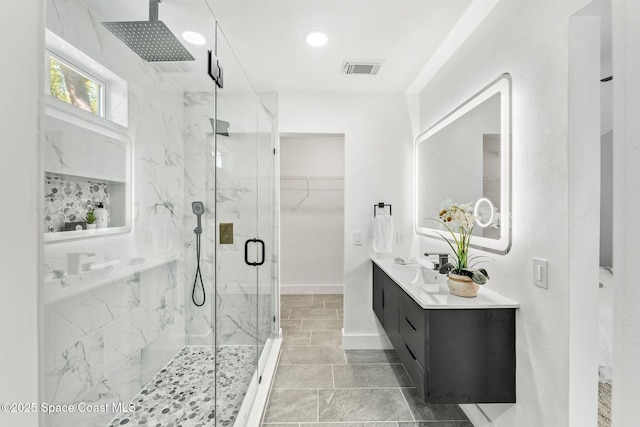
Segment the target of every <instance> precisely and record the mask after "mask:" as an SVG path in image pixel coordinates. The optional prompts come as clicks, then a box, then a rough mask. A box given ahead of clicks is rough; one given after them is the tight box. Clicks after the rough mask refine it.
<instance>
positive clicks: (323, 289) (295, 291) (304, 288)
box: [280, 284, 344, 295]
mask: <svg viewBox="0 0 640 427" xmlns="http://www.w3.org/2000/svg"><path fill="white" fill-rule="evenodd" d="M343 293H344V285H283V284H280V295H314V294H315V295H321V294H323V295H324V294H343Z"/></svg>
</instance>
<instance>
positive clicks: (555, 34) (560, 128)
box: [419, 0, 597, 427]
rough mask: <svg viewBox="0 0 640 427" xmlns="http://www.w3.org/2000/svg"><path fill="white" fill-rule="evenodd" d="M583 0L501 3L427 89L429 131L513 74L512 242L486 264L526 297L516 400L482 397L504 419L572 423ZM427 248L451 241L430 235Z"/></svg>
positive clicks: (493, 415) (491, 414)
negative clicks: (573, 236)
mask: <svg viewBox="0 0 640 427" xmlns="http://www.w3.org/2000/svg"><path fill="white" fill-rule="evenodd" d="M580 3H584V2H579V1H564V2H558V1H557V0H541V1H536V2H529V1H524V0H517V1H508V2H500V3H499V4H498V5H497V6H496V7H495V9H494V10H493V11H492V12H491V13H490V14H489V15H488V17H487V19H486V20H485V21H484V22H483V23H482V24H480V26H479V27H478V28H477V30H476V31H475V32H474V33H472V34H471V35H470V37H469V38H468V39H467V40H466V41H465V42H464V43H463V44H462V45H461V47H460V48H459V49H458V50H457V51H456V52H455V53H454V54H453V55H452V57H451V59H450V60H449V62H448V63H447V64H445V65H444V66H443V68H442V69H441V70H440V71H439V72H438V73H437V74H436V75H435V76H434V78H433V79H432V80H431V81H430V83H429V84H428V85H427V86H426V88H425V89H424V90H423V91H422V92H421V93H420V96H419V98H420V107H421V111H420V130H424V129H427V128H428V127H429V126H431V125H432V124H434V123H435V122H436V121H437V120H438V119H440V118H441V117H443V116H444V115H445V114H447V113H448V112H449V111H451V110H452V109H453V108H455V107H456V106H457V105H459V104H460V103H462V102H463V101H465V100H466V99H467V98H468V97H469V96H470V95H472V94H474V93H475V92H476V91H477V90H479V89H480V88H482V87H484V86H485V85H486V84H488V83H489V82H491V81H492V80H494V79H495V78H496V77H498V76H499V75H500V74H502V73H504V72H508V73H510V74H511V76H512V79H513V86H512V88H513V89H512V123H513V136H512V137H513V139H512V150H513V151H512V215H513V227H512V242H513V243H512V249H511V251H510V252H509V254H507V255H505V256H494V258H495V260H494V261H493V262H491V263H489V264H487V265H486V268H487V269H488V270H489V272H490V274H491V277H492V280H491V281H490V282H489V284H488V285H487V286H488V287H489V288H490V289H493V290H496V291H498V292H500V293H502V294H504V295H506V296H508V297H510V298H513V299H515V300H516V301H519V302H520V304H521V307H520V309H519V310H518V316H517V325H516V337H517V338H516V351H517V380H516V381H517V404H516V405H481V408H482V410H483V411H484V413H485V414H486V416H487V417H488V418H489V419H490V420H491V422H492V423H493V425H495V426H505V427H507V426H509V427H511V426H518V427H525V426H532V427H533V426H567V425H571V424H570V416H569V414H570V399H569V388H570V378H569V369H568V367H569V362H570V346H569V321H570V317H569V280H570V275H569V268H568V264H569V260H570V257H569V251H570V247H569V238H570V234H569V227H568V224H569V222H570V221H571V218H570V205H569V184H570V183H569V179H568V176H569V157H568V155H569V143H568V136H567V135H568V131H569V117H568V107H567V106H568V103H569V99H568V68H569V45H568V39H569V37H568V34H569V21H570V16H571V15H572V14H573V13H574V12H576V11H577V9H578V5H579V4H580ZM435 100H437V101H435ZM589 156H590V154H589ZM589 160H592V158H591V157H589ZM422 248H423V249H425V248H431V250H436V249H437V250H440V249H444V248H445V247H444V246H443V244H442V243H440V242H437V241H435V240H432V239H428V240H426V239H425V240H424V242H423V243H422ZM534 257H535V258H543V259H546V260H548V261H549V276H548V278H549V288H548V289H542V288H538V287H535V286H534V285H533V283H532V280H531V275H532V273H531V269H532V258H534ZM595 263H597V260H596V261H595ZM594 289H595V288H594ZM592 387H595V382H594V383H593V386H592ZM583 409H584V410H585V411H591V410H593V411H595V404H594V405H593V407H589V409H586V408H583ZM573 421H574V420H571V422H573ZM594 422H595V420H594ZM594 425H595V424H594Z"/></svg>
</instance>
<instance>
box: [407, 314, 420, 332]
mask: <svg viewBox="0 0 640 427" xmlns="http://www.w3.org/2000/svg"><path fill="white" fill-rule="evenodd" d="M404 320H406V321H407V323H408V324H409V326H411V329H413V330H414V331H417V329H416V327H415V326H413V324H412V323H411V321H409V319H407V318H406V317H405V318H404Z"/></svg>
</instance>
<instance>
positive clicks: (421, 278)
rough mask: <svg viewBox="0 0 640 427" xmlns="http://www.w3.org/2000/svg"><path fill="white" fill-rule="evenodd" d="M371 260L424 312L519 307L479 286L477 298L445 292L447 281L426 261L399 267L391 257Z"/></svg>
mask: <svg viewBox="0 0 640 427" xmlns="http://www.w3.org/2000/svg"><path fill="white" fill-rule="evenodd" d="M372 261H373V262H374V263H375V264H376V265H377V266H378V267H380V268H381V269H382V271H384V272H385V273H387V275H388V276H389V277H390V278H391V279H393V280H394V281H395V282H396V283H397V284H398V285H399V286H400V287H401V288H402V289H403V290H404V291H405V292H406V293H407V294H408V295H409V296H411V298H413V300H414V301H415V302H417V303H418V304H419V305H420V306H421V307H422V308H424V309H460V308H465V309H472V308H477V309H482V308H518V307H520V304H519V303H518V302H516V301H514V300H512V299H509V298H507V297H504V296H502V295H500V294H499V293H497V292H494V291H492V290H489V289H487V288H486V286H480V290H479V291H478V296H476V297H474V298H463V297H459V296H456V295H452V294H450V293H449V289H448V288H447V278H446V276H445V275H441V274H439V273H438V272H436V271H433V270H432V269H431V268H432V266H433V264H431V263H429V262H428V261H426V260H425V261H421V260H420V261H418V262H416V263H415V264H407V265H400V264H397V263H396V262H395V261H394V259H393V258H384V259H377V258H374V259H372Z"/></svg>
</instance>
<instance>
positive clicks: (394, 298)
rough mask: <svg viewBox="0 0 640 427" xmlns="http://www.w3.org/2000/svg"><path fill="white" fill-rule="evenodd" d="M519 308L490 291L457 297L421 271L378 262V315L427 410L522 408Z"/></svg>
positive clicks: (375, 303)
mask: <svg viewBox="0 0 640 427" xmlns="http://www.w3.org/2000/svg"><path fill="white" fill-rule="evenodd" d="M438 282H439V283H438ZM518 306H519V305H518V303H517V302H515V301H512V300H510V299H508V298H505V297H503V296H501V295H499V294H497V293H495V292H492V291H490V290H488V289H486V288H484V287H481V289H480V291H479V293H478V296H477V297H475V298H462V297H457V296H454V295H450V294H449V293H448V289H447V286H446V282H445V278H444V277H439V275H438V274H437V273H435V272H432V271H429V270H427V269H426V268H425V267H424V266H421V265H420V264H414V265H406V266H400V265H397V264H395V263H394V261H393V259H382V260H379V259H374V260H373V311H374V312H375V314H376V316H377V317H378V320H379V321H380V323H381V324H382V326H383V328H384V330H385V332H386V333H387V336H388V337H389V339H390V341H391V343H392V344H393V347H394V348H395V350H396V352H397V354H398V356H399V358H400V360H401V361H402V363H403V364H404V366H405V368H406V370H407V372H408V374H409V376H410V377H411V379H412V380H413V383H414V384H415V386H416V389H417V390H418V392H419V393H420V395H421V396H423V397H424V399H425V401H426V402H428V403H515V401H516V382H515V378H516V377H515V374H516V357H515V317H516V313H515V311H516V309H517V308H518Z"/></svg>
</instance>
